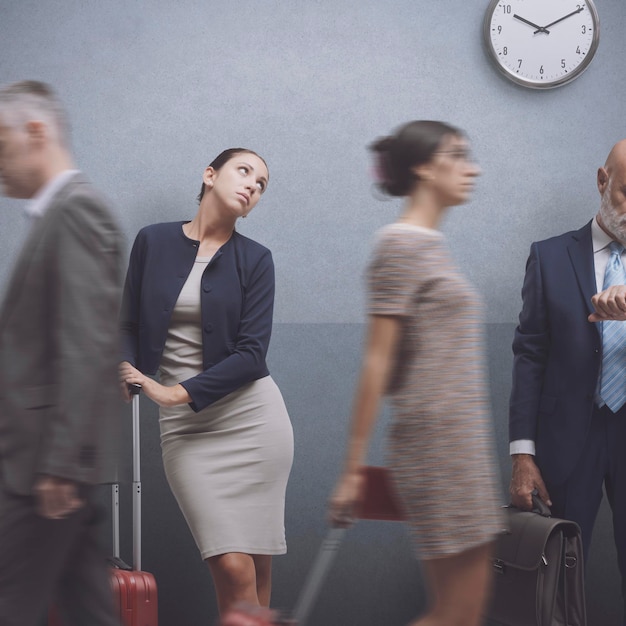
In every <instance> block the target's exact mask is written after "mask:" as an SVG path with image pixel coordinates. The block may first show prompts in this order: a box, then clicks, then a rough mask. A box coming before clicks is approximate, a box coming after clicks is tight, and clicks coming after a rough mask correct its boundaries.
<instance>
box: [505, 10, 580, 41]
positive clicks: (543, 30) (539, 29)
mask: <svg viewBox="0 0 626 626" xmlns="http://www.w3.org/2000/svg"><path fill="white" fill-rule="evenodd" d="M584 10H585V8H584V7H579V8H578V9H576V10H575V11H572V12H571V13H568V14H567V15H564V16H563V17H560V18H559V19H558V20H554V22H550V23H549V24H546V25H545V26H539V24H535V23H534V22H531V21H530V20H527V19H526V18H525V17H521V16H520V15H517V13H514V14H513V17H514V18H515V19H516V20H519V21H520V22H524V24H528V25H529V26H532V27H533V28H536V29H537V30H536V31H535V32H534V33H533V34H534V35H536V34H537V33H545V34H546V35H549V34H550V31H549V30H548V28H550V26H554V25H555V24H558V23H559V22H562V21H563V20H566V19H567V18H568V17H572V15H576V14H578V13H580V12H581V11H584Z"/></svg>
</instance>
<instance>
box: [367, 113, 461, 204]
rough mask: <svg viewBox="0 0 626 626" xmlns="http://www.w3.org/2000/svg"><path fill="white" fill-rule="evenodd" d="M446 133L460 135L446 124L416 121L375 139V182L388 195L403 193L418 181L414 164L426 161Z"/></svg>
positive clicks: (458, 131) (401, 194)
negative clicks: (386, 135)
mask: <svg viewBox="0 0 626 626" xmlns="http://www.w3.org/2000/svg"><path fill="white" fill-rule="evenodd" d="M446 135H463V133H462V132H461V131H460V130H459V129H457V128H455V127H454V126H450V125H449V124H445V123H444V122H436V121H430V120H418V121H414V122H409V123H408V124H405V125H404V126H401V127H400V128H399V129H398V130H397V131H396V132H395V134H393V135H390V136H388V137H381V138H380V139H378V140H376V141H375V142H374V143H373V144H372V145H371V146H370V149H371V150H372V152H374V153H375V155H376V165H375V172H376V184H377V185H378V188H379V189H380V190H381V191H383V192H384V193H386V194H388V195H390V196H396V197H399V196H407V195H409V194H410V193H412V192H413V190H414V188H415V185H416V184H418V183H419V180H418V177H417V176H416V175H415V173H414V169H415V167H416V166H419V165H422V164H424V163H428V162H429V161H430V160H431V159H432V158H433V155H434V154H435V152H436V151H437V149H438V148H439V146H440V145H441V140H442V139H443V138H444V137H445V136H446Z"/></svg>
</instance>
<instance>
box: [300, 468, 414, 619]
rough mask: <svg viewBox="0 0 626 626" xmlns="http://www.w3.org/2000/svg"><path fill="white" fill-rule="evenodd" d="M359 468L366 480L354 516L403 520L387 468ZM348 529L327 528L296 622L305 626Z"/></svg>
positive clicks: (301, 597)
mask: <svg viewBox="0 0 626 626" xmlns="http://www.w3.org/2000/svg"><path fill="white" fill-rule="evenodd" d="M362 471H363V476H364V478H365V484H364V488H363V499H362V501H361V503H360V507H359V508H358V510H357V511H356V518H358V519H362V520H378V521H387V522H400V521H403V520H404V519H405V513H404V511H403V509H402V507H401V505H400V504H399V502H398V501H397V499H396V496H395V493H394V490H393V486H392V484H391V481H390V479H389V474H388V471H387V469H386V468H384V467H376V466H371V465H367V466H364V467H363V469H362ZM347 531H348V529H347V528H343V527H339V526H332V527H331V528H330V529H329V530H328V532H327V534H326V537H325V539H324V541H323V542H322V545H321V547H320V549H319V550H318V553H317V556H316V558H315V561H314V562H313V566H312V567H311V570H310V571H309V574H308V576H307V578H306V580H305V583H304V587H303V588H302V592H301V593H300V596H299V598H298V601H297V603H296V606H295V608H294V611H293V616H294V618H295V621H296V624H297V625H298V626H306V624H307V623H308V621H309V616H310V614H311V611H312V609H313V606H314V604H315V601H316V600H317V597H318V596H319V593H320V591H321V589H322V586H323V585H324V581H325V580H326V577H327V575H328V572H329V571H330V569H331V567H332V564H333V562H334V561H335V557H336V556H337V553H338V552H339V547H340V546H341V542H342V541H343V539H344V536H345V534H346V532H347Z"/></svg>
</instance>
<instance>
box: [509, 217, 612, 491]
mask: <svg viewBox="0 0 626 626" xmlns="http://www.w3.org/2000/svg"><path fill="white" fill-rule="evenodd" d="M596 291H597V289H596V281H595V272H594V262H593V244H592V240H591V222H590V223H588V224H587V225H586V226H584V227H583V228H581V229H580V230H578V231H572V232H569V233H565V234H563V235H560V236H558V237H553V238H551V239H547V240H545V241H540V242H536V243H533V244H532V246H531V249H530V256H529V258H528V263H527V265H526V277H525V279H524V286H523V289H522V298H523V307H522V312H521V314H520V318H519V326H518V327H517V329H516V331H515V339H514V342H513V352H514V355H515V357H514V365H513V387H512V392H511V400H510V412H509V436H510V440H511V441H514V440H516V439H532V440H534V441H535V444H536V461H537V464H538V466H539V468H540V470H541V472H542V475H543V478H544V480H545V481H546V482H547V484H548V488H549V486H550V485H559V484H562V483H563V482H564V481H566V480H567V478H568V476H569V474H570V473H571V471H572V470H573V469H574V466H575V464H576V461H577V460H578V458H579V456H580V453H581V451H582V449H583V447H584V445H585V438H586V435H587V432H588V429H589V424H590V421H591V414H592V411H593V407H594V401H595V394H596V387H597V382H598V377H599V375H600V366H601V362H602V341H601V336H600V332H599V328H598V326H599V325H597V324H592V323H590V322H588V321H587V316H588V315H589V314H590V313H592V312H593V307H592V305H591V297H592V296H593V295H594V294H595V293H596Z"/></svg>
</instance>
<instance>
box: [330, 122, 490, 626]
mask: <svg viewBox="0 0 626 626" xmlns="http://www.w3.org/2000/svg"><path fill="white" fill-rule="evenodd" d="M372 149H373V151H374V152H375V154H376V156H377V163H378V165H377V168H376V169H377V175H378V186H379V188H380V189H381V190H382V191H383V192H384V193H386V194H388V195H391V196H396V197H404V198H405V205H404V210H403V212H402V214H401V216H400V218H399V219H398V220H397V221H396V222H394V223H393V224H389V225H387V226H385V227H384V228H382V229H381V230H380V231H379V233H378V236H377V240H376V244H375V249H374V253H373V257H372V260H371V262H370V266H369V271H368V287H369V304H368V316H369V317H368V320H369V324H368V325H369V328H368V334H367V339H366V346H365V354H364V358H363V364H362V369H361V376H360V382H359V385H358V388H357V391H356V396H355V400H354V408H353V414H352V428H351V432H350V438H349V442H348V450H347V455H346V461H345V467H344V471H343V474H342V476H341V477H340V479H339V482H338V485H337V487H336V489H335V492H334V494H333V496H332V498H331V502H330V516H331V520H332V521H333V522H334V523H335V524H338V525H347V524H349V523H350V522H351V520H352V517H353V515H354V507H355V505H356V504H358V502H359V499H360V497H361V492H362V488H363V475H362V473H361V468H362V466H363V465H364V464H365V462H366V454H367V448H368V443H369V439H370V435H371V431H372V428H373V425H374V422H375V420H376V417H377V412H378V407H379V404H380V402H381V399H382V397H383V395H385V394H386V395H388V397H389V399H390V402H391V406H392V411H393V422H392V425H391V428H390V433H389V452H388V461H387V464H388V466H389V470H390V474H391V477H392V480H393V484H394V487H395V491H396V492H397V494H398V496H399V500H400V504H401V505H402V508H403V509H404V512H405V515H406V518H407V520H408V523H409V526H410V529H411V535H412V538H413V539H414V541H415V543H416V546H417V553H418V555H419V557H420V558H421V559H422V561H423V567H424V571H425V575H426V579H427V582H428V586H429V592H430V596H431V599H432V601H431V606H430V607H429V610H428V612H427V614H426V615H424V616H423V617H422V618H420V619H418V620H417V621H415V622H412V624H414V625H415V626H417V625H419V626H477V625H478V624H479V623H480V618H481V613H482V611H483V607H484V603H485V600H486V597H487V593H488V587H489V580H490V570H491V563H490V553H491V547H492V542H493V540H494V538H495V535H496V533H497V532H499V531H500V530H501V520H500V511H499V499H500V498H499V494H498V481H497V471H496V463H495V456H494V447H493V436H492V426H491V420H490V407H489V401H488V389H487V378H486V371H485V363H484V346H483V329H482V309H481V306H480V301H479V298H478V294H476V292H475V291H474V289H473V288H472V287H471V286H470V285H469V284H468V282H467V280H466V279H465V278H464V277H463V275H462V274H461V272H460V271H459V269H458V268H457V267H456V264H455V263H454V261H453V260H452V256H451V255H450V252H449V250H448V248H447V246H446V242H445V240H444V237H443V235H442V234H441V232H440V231H439V230H438V227H439V224H440V221H441V219H442V218H443V216H444V214H445V213H446V211H447V209H448V208H449V207H451V206H455V205H459V204H463V203H465V202H466V201H467V200H468V198H469V196H470V193H471V191H472V189H473V186H474V181H475V178H476V176H478V174H479V173H480V170H479V169H478V166H477V165H476V164H475V163H474V162H473V161H472V159H471V156H470V153H469V145H468V141H467V139H466V138H465V136H464V135H463V133H462V132H461V131H460V130H458V129H456V128H454V127H451V126H449V125H447V124H444V123H442V122H435V121H416V122H410V123H408V124H406V125H404V126H403V127H401V128H400V129H399V130H398V131H397V132H396V133H395V134H394V135H391V136H389V137H384V138H382V139H380V140H378V141H377V142H376V143H374V144H373V146H372Z"/></svg>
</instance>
